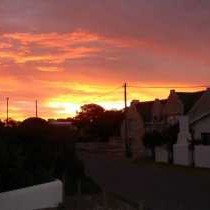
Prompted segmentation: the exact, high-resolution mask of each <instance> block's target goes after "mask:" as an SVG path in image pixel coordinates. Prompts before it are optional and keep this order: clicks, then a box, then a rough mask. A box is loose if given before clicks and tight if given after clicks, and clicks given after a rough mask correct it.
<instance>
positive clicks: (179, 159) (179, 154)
mask: <svg viewBox="0 0 210 210" xmlns="http://www.w3.org/2000/svg"><path fill="white" fill-rule="evenodd" d="M173 149H174V164H177V165H186V166H189V165H190V162H191V161H190V154H189V151H188V145H187V144H175V145H174V147H173Z"/></svg>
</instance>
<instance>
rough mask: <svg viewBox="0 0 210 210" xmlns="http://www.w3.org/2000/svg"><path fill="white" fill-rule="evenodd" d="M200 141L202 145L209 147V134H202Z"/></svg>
mask: <svg viewBox="0 0 210 210" xmlns="http://www.w3.org/2000/svg"><path fill="white" fill-rule="evenodd" d="M201 141H202V143H203V144H204V145H210V133H202V134H201Z"/></svg>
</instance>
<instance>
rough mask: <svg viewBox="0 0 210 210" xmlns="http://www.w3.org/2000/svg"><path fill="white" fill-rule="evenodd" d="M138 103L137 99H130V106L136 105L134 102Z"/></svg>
mask: <svg viewBox="0 0 210 210" xmlns="http://www.w3.org/2000/svg"><path fill="white" fill-rule="evenodd" d="M139 103H140V101H139V100H132V101H131V106H133V105H136V104H139Z"/></svg>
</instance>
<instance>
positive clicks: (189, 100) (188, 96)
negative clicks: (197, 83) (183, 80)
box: [176, 91, 205, 114]
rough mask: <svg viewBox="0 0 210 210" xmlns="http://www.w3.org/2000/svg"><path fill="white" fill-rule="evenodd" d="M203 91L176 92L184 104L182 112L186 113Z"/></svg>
mask: <svg viewBox="0 0 210 210" xmlns="http://www.w3.org/2000/svg"><path fill="white" fill-rule="evenodd" d="M204 92H205V91H199V92H193V93H186V92H176V94H177V95H178V97H179V99H180V100H181V101H182V103H183V105H184V113H185V114H186V113H188V112H189V111H190V109H191V108H192V107H193V105H194V104H195V103H196V102H197V101H198V100H199V98H200V97H201V96H202V95H203V94H204Z"/></svg>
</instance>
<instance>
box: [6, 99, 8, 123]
mask: <svg viewBox="0 0 210 210" xmlns="http://www.w3.org/2000/svg"><path fill="white" fill-rule="evenodd" d="M6 100H7V119H6V123H7V125H8V122H9V97H7V98H6Z"/></svg>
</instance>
